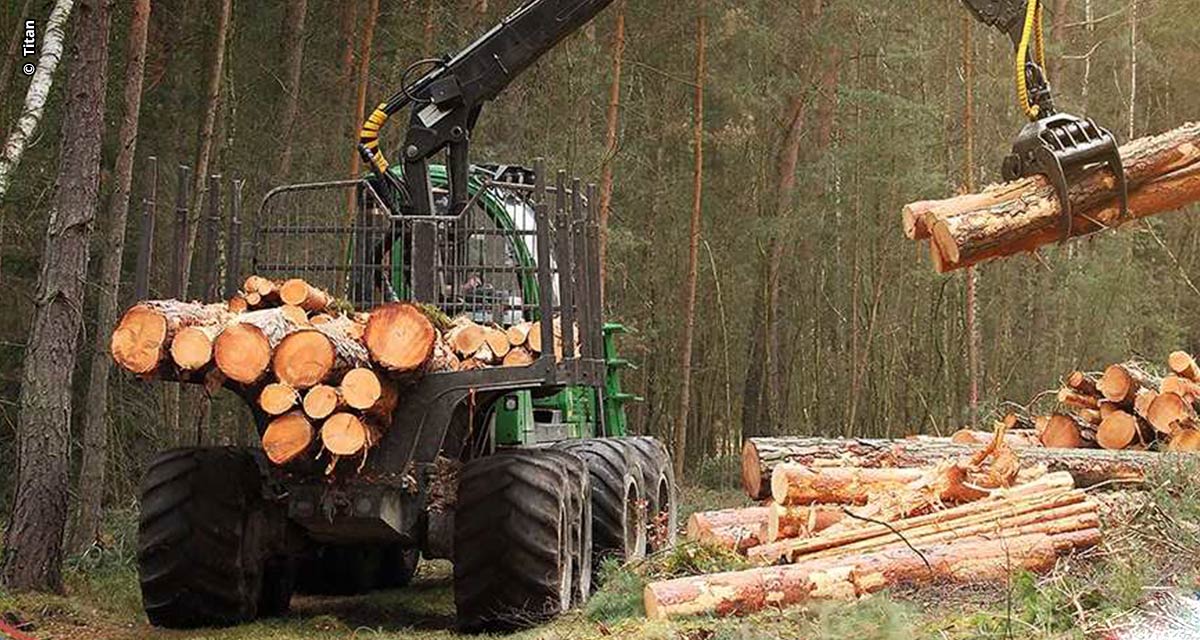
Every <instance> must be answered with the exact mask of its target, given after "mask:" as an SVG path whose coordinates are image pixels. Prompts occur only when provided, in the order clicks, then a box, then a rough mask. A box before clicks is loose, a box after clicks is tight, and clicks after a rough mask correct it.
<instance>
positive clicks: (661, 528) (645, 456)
mask: <svg viewBox="0 0 1200 640" xmlns="http://www.w3.org/2000/svg"><path fill="white" fill-rule="evenodd" d="M615 440H616V441H617V442H619V443H621V444H623V445H625V446H627V447H629V455H630V458H631V460H632V462H633V463H634V464H635V465H637V466H638V468H639V469H640V470H641V474H642V476H641V477H642V488H643V490H644V492H645V493H644V494H643V495H644V496H645V500H646V528H647V529H646V553H654V552H655V551H660V550H662V549H667V548H670V547H672V546H674V545H675V539H676V537H677V535H678V531H679V515H678V513H679V509H678V504H677V493H676V488H675V470H674V468H673V467H672V466H671V455H670V454H669V453H667V448H666V446H664V445H663V443H662V442H660V441H659V440H658V439H657V438H651V437H648V436H638V437H629V438H616V439H615Z"/></svg>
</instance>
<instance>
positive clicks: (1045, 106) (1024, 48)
mask: <svg viewBox="0 0 1200 640" xmlns="http://www.w3.org/2000/svg"><path fill="white" fill-rule="evenodd" d="M962 3H963V4H964V5H965V6H966V8H967V10H969V11H970V12H971V14H972V15H974V16H975V18H976V19H977V20H979V21H980V22H982V23H984V24H986V25H988V26H990V27H995V28H996V29H999V30H1000V31H1002V32H1004V33H1005V34H1007V35H1008V37H1009V38H1010V39H1012V41H1013V47H1014V48H1015V49H1016V53H1017V59H1016V65H1015V68H1014V72H1015V80H1016V90H1017V100H1018V102H1019V103H1020V107H1021V110H1022V111H1024V112H1025V115H1026V116H1027V117H1028V118H1029V120H1030V122H1029V123H1028V124H1026V125H1025V126H1024V128H1022V129H1021V132H1020V133H1019V134H1018V135H1017V138H1016V140H1014V141H1013V146H1012V153H1010V154H1009V155H1008V156H1007V157H1006V158H1005V159H1004V163H1003V165H1002V166H1001V173H1002V174H1003V176H1004V179H1005V180H1015V179H1017V178H1022V177H1025V176H1030V175H1038V174H1040V175H1044V176H1046V178H1047V179H1048V180H1049V181H1050V183H1051V184H1052V185H1053V186H1054V189H1055V191H1056V192H1057V194H1058V198H1059V202H1060V203H1061V209H1062V212H1063V226H1064V232H1063V236H1062V237H1063V239H1064V240H1065V239H1066V238H1068V237H1070V235H1071V220H1072V215H1071V202H1070V200H1069V199H1068V198H1067V191H1068V185H1069V183H1070V182H1071V181H1072V180H1074V179H1076V178H1077V177H1078V176H1079V175H1080V174H1082V173H1084V172H1085V171H1086V170H1088V169H1091V168H1093V167H1096V166H1100V165H1107V166H1108V167H1109V169H1110V170H1112V172H1113V174H1114V175H1115V176H1116V178H1117V189H1118V195H1119V197H1120V199H1121V207H1122V209H1124V208H1125V207H1126V206H1127V205H1128V200H1129V196H1128V190H1127V187H1126V184H1125V169H1124V166H1123V165H1122V164H1121V154H1120V151H1119V150H1118V148H1117V141H1116V138H1114V137H1113V135H1112V134H1111V133H1109V131H1108V130H1107V129H1104V128H1102V127H1100V126H1098V125H1096V123H1095V122H1093V121H1092V120H1091V119H1090V118H1080V117H1078V116H1073V115H1071V114H1068V113H1060V112H1059V111H1058V110H1057V109H1056V108H1055V107H1054V97H1053V95H1052V94H1051V91H1050V82H1049V80H1047V78H1046V69H1045V51H1044V45H1043V42H1042V3H1041V0H962Z"/></svg>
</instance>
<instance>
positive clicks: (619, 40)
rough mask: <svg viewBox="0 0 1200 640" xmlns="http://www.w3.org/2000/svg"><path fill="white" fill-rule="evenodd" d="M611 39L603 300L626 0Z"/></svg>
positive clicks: (603, 186)
mask: <svg viewBox="0 0 1200 640" xmlns="http://www.w3.org/2000/svg"><path fill="white" fill-rule="evenodd" d="M614 19H615V24H614V25H613V42H612V79H611V80H610V81H609V85H608V113H607V115H606V118H605V120H606V123H607V126H606V129H605V134H604V164H603V166H601V168H600V222H599V224H600V296H601V300H603V299H604V281H605V276H606V275H607V273H608V271H607V267H606V265H607V257H608V217H609V213H610V212H611V210H612V192H613V161H614V160H615V159H616V156H617V133H618V131H619V129H620V126H621V65H622V63H623V62H624V59H625V0H619V1H618V2H617V9H616V16H615V18H614Z"/></svg>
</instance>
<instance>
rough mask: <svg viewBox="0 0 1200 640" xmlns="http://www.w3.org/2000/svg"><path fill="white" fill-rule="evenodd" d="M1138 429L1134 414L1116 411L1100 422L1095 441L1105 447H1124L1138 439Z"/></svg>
mask: <svg viewBox="0 0 1200 640" xmlns="http://www.w3.org/2000/svg"><path fill="white" fill-rule="evenodd" d="M1139 431H1140V427H1139V425H1138V419H1137V417H1136V416H1133V415H1130V414H1129V413H1126V412H1124V411H1116V412H1113V413H1111V414H1109V416H1108V417H1107V418H1104V420H1103V421H1101V422H1100V427H1099V428H1098V429H1097V430H1096V442H1097V443H1098V444H1099V445H1100V446H1101V447H1104V448H1105V449H1124V448H1126V447H1128V446H1130V445H1132V444H1134V443H1135V442H1137V441H1139V440H1140V438H1141V436H1140V433H1139Z"/></svg>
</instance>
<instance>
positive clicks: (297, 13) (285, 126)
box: [275, 0, 308, 184]
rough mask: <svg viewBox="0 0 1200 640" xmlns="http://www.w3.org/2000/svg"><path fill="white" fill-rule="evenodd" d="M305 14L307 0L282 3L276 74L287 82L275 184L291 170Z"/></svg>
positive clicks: (286, 176)
mask: <svg viewBox="0 0 1200 640" xmlns="http://www.w3.org/2000/svg"><path fill="white" fill-rule="evenodd" d="M307 13H308V0H292V1H291V2H287V3H285V4H284V19H283V73H282V74H280V75H282V76H283V77H284V78H286V79H287V81H286V82H285V83H284V86H283V107H282V108H281V109H280V110H279V112H280V114H281V117H280V120H279V135H280V136H281V138H280V142H281V143H282V147H281V148H280V150H279V168H278V169H277V170H276V171H275V183H276V184H283V183H284V181H286V180H287V178H288V175H289V174H290V173H291V171H292V140H293V137H294V134H295V131H294V130H295V127H296V115H297V113H299V111H300V77H301V72H302V71H303V69H304V66H303V64H302V62H303V60H304V19H305V16H306V14H307Z"/></svg>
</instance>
